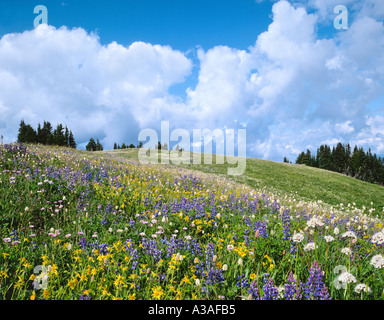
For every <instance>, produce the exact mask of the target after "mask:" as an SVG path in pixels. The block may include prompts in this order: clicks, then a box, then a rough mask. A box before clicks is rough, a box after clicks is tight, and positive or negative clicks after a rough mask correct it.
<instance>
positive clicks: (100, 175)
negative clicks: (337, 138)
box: [0, 145, 384, 301]
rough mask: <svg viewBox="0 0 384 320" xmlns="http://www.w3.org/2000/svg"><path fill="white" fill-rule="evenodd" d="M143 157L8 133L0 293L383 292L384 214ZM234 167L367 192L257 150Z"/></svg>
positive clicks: (16, 296)
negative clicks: (258, 156)
mask: <svg viewBox="0 0 384 320" xmlns="http://www.w3.org/2000/svg"><path fill="white" fill-rule="evenodd" d="M135 158H137V150H128V151H109V152H86V151H81V150H73V149H68V148H61V147H52V146H35V145H28V146H23V145H13V146H9V145H6V146H1V145H0V252H1V253H2V254H1V255H0V300H29V299H31V300H51V299H54V300H90V299H93V300H105V299H111V300H117V299H124V300H128V299H138V300H149V299H152V300H153V299H159V300H196V301H201V300H227V299H229V300H235V299H254V300H270V299H274V300H277V299H279V300H280V299H281V300H291V299H304V300H318V299H324V300H328V299H337V300H338V299H343V300H357V299H363V300H366V299H373V300H378V299H384V293H383V286H384V279H383V268H384V257H383V256H382V254H383V245H384V233H383V225H384V224H383V221H382V220H381V219H376V218H374V217H372V216H370V215H367V214H366V213H367V212H368V210H365V211H363V210H358V209H356V210H353V212H351V211H349V210H341V209H338V208H331V207H330V206H328V205H322V204H320V203H318V202H304V201H297V200H296V199H297V198H298V196H295V197H294V198H293V197H285V196H284V195H283V196H281V195H279V194H278V193H277V192H275V191H273V192H271V193H266V192H264V193H262V192H261V191H262V190H254V189H252V188H250V187H249V186H247V185H246V184H238V183H234V182H233V181H232V180H230V179H228V176H226V175H224V174H223V173H225V166H218V165H213V166H201V167H200V170H201V171H203V170H204V171H215V172H219V173H220V172H221V175H220V174H208V173H204V172H201V171H194V170H189V169H186V168H180V167H176V166H173V165H158V164H157V165H151V164H148V165H145V164H143V163H139V162H138V161H137V160H134V159H135ZM192 168H198V167H192ZM232 178H233V179H240V180H241V179H243V180H244V181H245V182H247V183H249V184H254V185H255V186H257V187H260V186H264V185H267V184H268V183H269V184H271V185H273V187H279V188H280V189H281V190H282V192H284V190H285V191H287V190H288V191H296V192H297V193H298V192H299V191H300V190H303V189H305V188H311V190H312V191H311V190H309V191H308V190H307V193H308V194H309V196H311V197H314V196H316V195H317V194H319V195H322V196H323V198H324V199H325V198H327V199H328V198H330V199H332V197H331V195H332V193H334V195H333V197H336V199H342V197H343V196H344V193H342V192H346V194H347V195H348V190H351V192H353V193H354V196H355V197H356V199H354V200H356V201H358V200H361V201H366V199H363V197H364V196H361V195H360V197H362V199H359V194H358V193H357V191H353V190H354V189H353V188H354V184H355V183H360V182H357V181H354V180H352V179H349V178H347V177H342V176H339V175H335V174H334V173H325V172H322V171H321V170H316V169H313V168H305V167H299V166H297V167H296V166H289V165H284V164H278V163H273V162H268V161H259V160H257V161H256V160H252V159H250V160H249V164H248V167H247V171H246V174H245V175H244V176H243V177H242V178H241V177H237V178H235V177H232ZM356 186H357V185H356ZM360 186H361V188H362V189H363V190H364V192H365V193H364V194H367V195H368V194H369V188H373V187H375V186H371V185H368V184H364V183H361V184H360ZM376 187H377V186H376ZM343 188H344V189H345V188H346V189H347V190H346V191H345V190H343ZM314 189H321V190H323V191H327V190H328V189H329V190H331V192H325V193H324V195H323V194H321V193H317V192H319V190H314ZM372 190H373V189H372ZM377 190H379V189H377ZM255 191H256V192H255ZM265 191H266V190H265ZM379 191H381V190H379ZM360 192H361V191H360ZM375 192H376V193H378V192H377V191H375ZM373 193H374V192H373ZM328 194H329V195H328ZM343 200H344V199H343ZM344 202H345V201H344ZM340 267H342V268H343V270H344V271H346V272H344V273H341V274H338V273H337V272H335V270H337V269H336V268H338V269H340ZM36 268H37V269H36ZM39 270H40V271H39Z"/></svg>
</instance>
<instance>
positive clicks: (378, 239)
mask: <svg viewBox="0 0 384 320" xmlns="http://www.w3.org/2000/svg"><path fill="white" fill-rule="evenodd" d="M371 241H372V243H377V244H383V243H384V232H383V231H380V232H378V233H375V234H374V235H373V236H372V239H371Z"/></svg>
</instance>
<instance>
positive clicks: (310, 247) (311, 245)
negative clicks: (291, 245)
mask: <svg viewBox="0 0 384 320" xmlns="http://www.w3.org/2000/svg"><path fill="white" fill-rule="evenodd" d="M316 248H317V246H316V244H315V243H314V242H310V243H307V244H306V245H305V246H304V251H312V250H315V249H316Z"/></svg>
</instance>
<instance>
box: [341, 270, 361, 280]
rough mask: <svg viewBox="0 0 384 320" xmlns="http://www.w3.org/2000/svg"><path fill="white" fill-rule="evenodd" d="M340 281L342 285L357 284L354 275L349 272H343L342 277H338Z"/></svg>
mask: <svg viewBox="0 0 384 320" xmlns="http://www.w3.org/2000/svg"><path fill="white" fill-rule="evenodd" d="M338 280H339V281H340V282H342V283H352V282H357V280H356V278H355V276H354V275H353V274H352V273H349V272H347V271H345V272H343V273H342V274H341V275H339V276H338Z"/></svg>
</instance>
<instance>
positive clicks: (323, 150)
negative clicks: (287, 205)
mask: <svg viewBox="0 0 384 320" xmlns="http://www.w3.org/2000/svg"><path fill="white" fill-rule="evenodd" d="M284 161H285V160H284ZM285 162H286V161H285ZM296 164H305V165H307V166H310V167H316V168H320V169H325V170H330V171H335V172H339V173H342V174H345V175H347V176H350V177H354V178H356V179H360V180H363V181H367V182H371V183H376V184H380V185H383V184H384V159H382V158H381V157H378V156H377V155H376V154H372V152H371V149H369V150H368V151H367V152H365V151H364V149H363V148H362V147H359V148H358V147H357V146H355V147H354V148H353V151H352V149H351V146H350V145H349V143H348V144H344V145H343V144H341V143H340V142H339V143H338V144H337V145H336V147H332V149H331V148H330V147H329V146H328V145H326V144H324V145H321V146H320V148H318V149H317V152H316V155H312V154H311V151H309V150H307V152H302V153H300V154H299V156H298V157H297V159H296Z"/></svg>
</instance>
